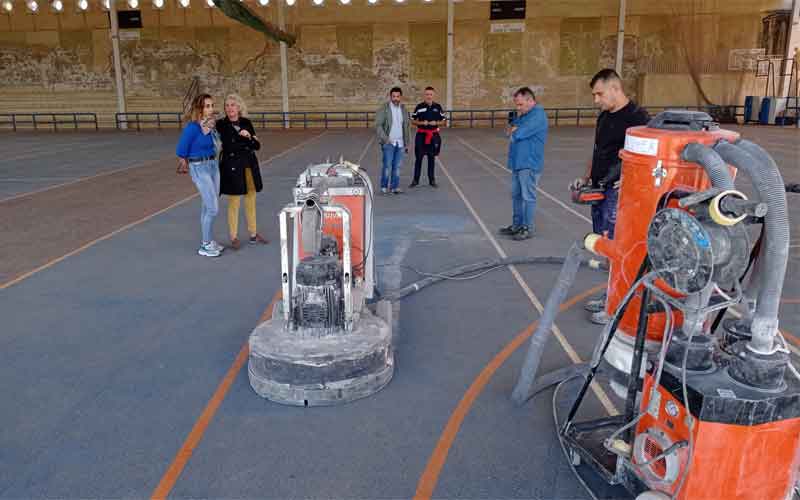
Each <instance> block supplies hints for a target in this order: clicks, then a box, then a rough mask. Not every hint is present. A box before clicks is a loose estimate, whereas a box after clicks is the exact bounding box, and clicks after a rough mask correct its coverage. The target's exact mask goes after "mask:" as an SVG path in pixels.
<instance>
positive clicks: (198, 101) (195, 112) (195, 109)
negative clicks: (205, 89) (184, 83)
mask: <svg viewBox="0 0 800 500" xmlns="http://www.w3.org/2000/svg"><path fill="white" fill-rule="evenodd" d="M206 99H211V100H212V101H213V100H214V98H213V97H211V95H209V94H200V95H198V96H197V97H195V98H194V99H192V108H191V110H190V111H189V114H188V116H187V117H186V118H187V120H188V121H192V122H195V121H197V120H199V119H200V118H202V117H203V108H205V106H206Z"/></svg>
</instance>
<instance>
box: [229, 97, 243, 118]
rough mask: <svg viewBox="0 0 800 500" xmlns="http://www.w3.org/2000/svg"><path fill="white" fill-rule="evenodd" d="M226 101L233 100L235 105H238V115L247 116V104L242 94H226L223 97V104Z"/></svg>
mask: <svg viewBox="0 0 800 500" xmlns="http://www.w3.org/2000/svg"><path fill="white" fill-rule="evenodd" d="M228 101H233V102H235V103H236V105H237V106H239V116H244V117H245V118H246V117H247V104H245V102H244V99H242V96H240V95H239V94H228V96H227V97H225V104H227V103H228Z"/></svg>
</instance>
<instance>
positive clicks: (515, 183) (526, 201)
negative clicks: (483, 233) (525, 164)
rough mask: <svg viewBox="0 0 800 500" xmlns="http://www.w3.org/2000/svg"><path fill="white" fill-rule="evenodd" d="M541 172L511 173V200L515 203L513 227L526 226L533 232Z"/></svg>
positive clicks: (522, 171) (524, 170)
mask: <svg viewBox="0 0 800 500" xmlns="http://www.w3.org/2000/svg"><path fill="white" fill-rule="evenodd" d="M540 175H541V172H534V171H533V170H531V169H529V168H526V169H523V170H515V171H513V172H512V173H511V200H512V203H513V218H512V221H511V223H512V225H513V226H514V227H522V226H525V227H527V228H528V230H529V231H531V232H533V231H534V230H535V227H534V225H533V218H534V212H535V211H536V186H537V185H538V184H539V176H540Z"/></svg>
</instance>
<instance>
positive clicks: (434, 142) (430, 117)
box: [408, 87, 445, 188]
mask: <svg viewBox="0 0 800 500" xmlns="http://www.w3.org/2000/svg"><path fill="white" fill-rule="evenodd" d="M435 92H436V91H435V90H434V88H433V87H425V92H424V93H423V96H424V100H423V101H422V102H421V103H419V104H417V107H416V108H414V112H413V113H411V120H412V123H413V124H414V125H416V126H417V135H416V136H415V137H414V157H415V162H414V180H413V181H412V182H411V185H409V186H408V187H410V188H414V187H417V186H418V185H419V177H420V174H421V173H422V172H421V171H422V159H423V158H425V157H427V158H428V183H429V184H430V185H431V187H436V176H435V174H434V170H435V168H436V157H437V156H438V155H439V151H440V150H441V148H442V138H441V137H440V136H439V125H441V124H443V123H444V120H445V115H444V109H442V106H441V104H439V103H438V102H434V100H433V97H434V93H435Z"/></svg>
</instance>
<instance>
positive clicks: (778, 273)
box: [714, 140, 790, 352]
mask: <svg viewBox="0 0 800 500" xmlns="http://www.w3.org/2000/svg"><path fill="white" fill-rule="evenodd" d="M714 150H715V151H717V152H718V153H719V154H720V156H722V158H723V159H724V160H725V161H726V162H728V163H730V164H731V165H733V166H735V167H736V168H738V169H741V170H742V171H744V172H745V173H746V174H747V175H748V176H749V177H750V179H751V181H752V182H753V186H754V187H755V189H756V191H757V192H758V196H759V199H760V200H761V201H763V202H765V203H766V204H767V206H768V207H769V208H768V211H767V215H766V216H765V217H764V241H763V244H762V248H761V254H760V257H759V261H760V262H758V263H757V267H756V271H755V272H756V273H757V274H756V276H757V281H756V284H757V286H758V296H757V302H756V310H755V314H754V317H753V323H752V325H751V327H750V330H751V334H752V340H751V341H750V345H751V346H752V347H753V349H756V350H757V351H761V352H769V351H771V350H772V346H773V343H774V337H775V332H777V329H778V309H779V306H780V298H781V293H782V291H783V281H784V279H785V276H786V267H787V262H788V259H789V241H790V238H789V214H788V209H787V206H786V188H785V185H784V183H783V178H782V177H781V174H780V171H779V170H778V166H777V165H776V164H775V160H773V159H772V157H771V156H770V155H769V154H768V153H767V152H766V151H765V150H764V149H763V148H761V147H760V146H758V145H757V144H754V143H752V142H750V141H745V140H742V141H739V142H738V143H737V144H735V145H734V144H730V143H728V142H724V141H721V142H720V143H718V144H717V145H716V146H715V147H714Z"/></svg>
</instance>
